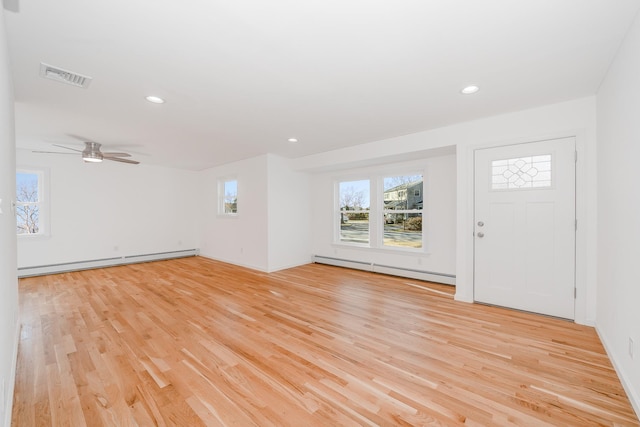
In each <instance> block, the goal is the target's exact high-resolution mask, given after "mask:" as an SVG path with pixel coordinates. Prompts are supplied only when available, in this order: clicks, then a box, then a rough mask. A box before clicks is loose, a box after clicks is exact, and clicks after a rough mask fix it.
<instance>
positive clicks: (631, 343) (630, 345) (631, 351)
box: [629, 337, 633, 359]
mask: <svg viewBox="0 0 640 427" xmlns="http://www.w3.org/2000/svg"><path fill="white" fill-rule="evenodd" d="M629 357H630V358H632V359H633V340H632V339H631V337H629Z"/></svg>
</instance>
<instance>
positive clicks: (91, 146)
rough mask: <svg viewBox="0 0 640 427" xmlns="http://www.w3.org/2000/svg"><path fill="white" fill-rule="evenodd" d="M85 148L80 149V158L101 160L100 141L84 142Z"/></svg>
mask: <svg viewBox="0 0 640 427" xmlns="http://www.w3.org/2000/svg"><path fill="white" fill-rule="evenodd" d="M85 145H86V147H85V149H84V151H82V160H84V161H85V162H93V163H97V162H101V161H102V159H103V156H102V153H101V152H100V145H101V144H100V143H97V142H88V141H87V142H85Z"/></svg>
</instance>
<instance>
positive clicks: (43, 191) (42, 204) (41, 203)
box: [13, 166, 51, 239]
mask: <svg viewBox="0 0 640 427" xmlns="http://www.w3.org/2000/svg"><path fill="white" fill-rule="evenodd" d="M18 174H31V175H37V177H38V202H26V203H25V202H20V201H18V194H17V190H18V186H17V179H18V177H17V175H18ZM26 205H36V206H38V232H37V233H18V207H19V206H26ZM13 211H14V212H13V213H14V215H15V219H16V236H17V237H18V238H19V239H38V238H47V237H50V236H51V226H50V216H49V169H47V168H42V167H32V166H17V167H16V199H15V204H14V206H13Z"/></svg>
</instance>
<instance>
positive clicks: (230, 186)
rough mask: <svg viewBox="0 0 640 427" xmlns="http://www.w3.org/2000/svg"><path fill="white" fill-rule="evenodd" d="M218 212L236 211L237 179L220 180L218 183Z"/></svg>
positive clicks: (229, 213)
mask: <svg viewBox="0 0 640 427" xmlns="http://www.w3.org/2000/svg"><path fill="white" fill-rule="evenodd" d="M219 193H220V194H219V200H220V208H219V212H220V214H222V215H235V214H237V213H238V180H236V179H228V180H221V181H220V183H219Z"/></svg>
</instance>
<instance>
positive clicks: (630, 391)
mask: <svg viewBox="0 0 640 427" xmlns="http://www.w3.org/2000/svg"><path fill="white" fill-rule="evenodd" d="M595 330H596V333H597V334H598V337H599V338H600V341H601V342H602V345H603V346H604V350H605V351H606V352H607V356H609V360H611V364H612V365H613V369H615V371H616V374H618V378H619V379H620V383H622V387H623V388H624V391H625V392H626V393H627V397H628V398H629V401H630V402H631V406H632V407H633V410H634V411H636V417H638V419H640V390H639V389H636V388H635V387H638V386H640V384H635V387H634V384H633V383H632V382H631V381H629V380H627V376H626V375H625V372H624V370H623V369H622V367H621V366H620V364H619V363H618V361H617V360H616V358H615V356H614V355H615V353H614V352H613V351H612V347H611V345H609V342H608V341H607V339H606V338H605V336H604V335H603V334H602V333H601V332H600V329H598V325H597V324H596V326H595Z"/></svg>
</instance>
